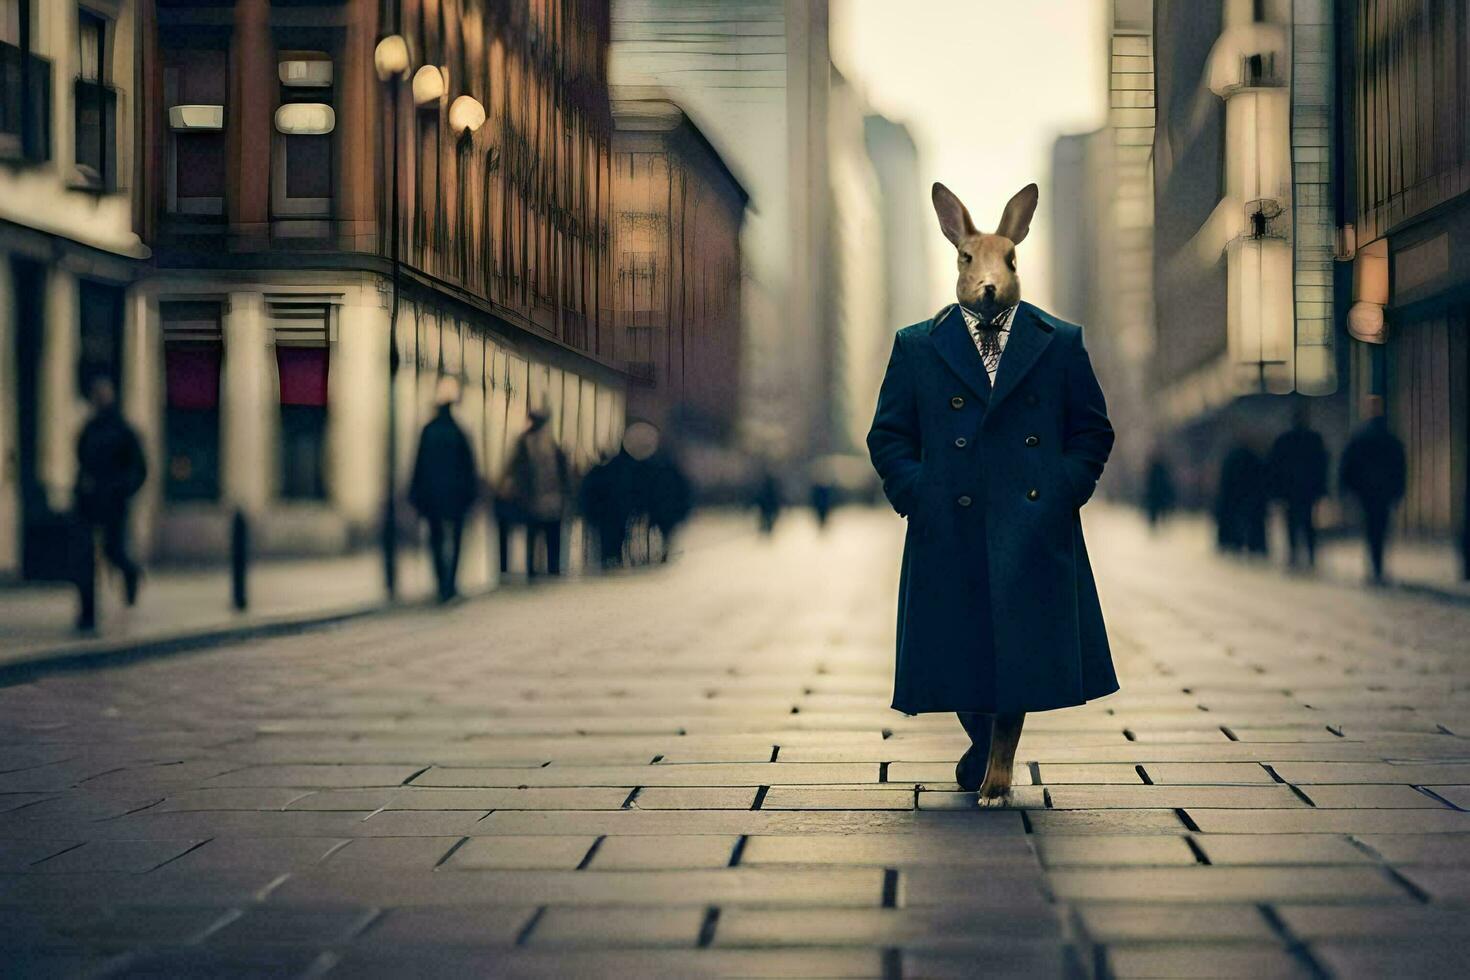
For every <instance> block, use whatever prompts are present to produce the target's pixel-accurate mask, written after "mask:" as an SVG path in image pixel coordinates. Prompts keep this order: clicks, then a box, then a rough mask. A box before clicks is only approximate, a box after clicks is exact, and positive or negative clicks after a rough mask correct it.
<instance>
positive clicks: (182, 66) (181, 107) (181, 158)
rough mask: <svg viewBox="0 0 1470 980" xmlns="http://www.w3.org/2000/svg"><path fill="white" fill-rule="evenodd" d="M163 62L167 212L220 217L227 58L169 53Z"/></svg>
mask: <svg viewBox="0 0 1470 980" xmlns="http://www.w3.org/2000/svg"><path fill="white" fill-rule="evenodd" d="M168 58H169V61H168V64H167V65H166V66H165V68H164V70H163V86H164V103H165V105H167V106H168V129H169V140H168V152H169V160H168V209H169V211H170V212H172V213H174V214H187V215H220V214H223V213H224V199H225V131H224V122H225V92H226V90H227V88H228V80H229V77H228V58H229V56H228V54H227V53H226V52H225V51H223V50H172V51H170V52H169V53H168Z"/></svg>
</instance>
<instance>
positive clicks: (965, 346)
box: [930, 303, 1020, 400]
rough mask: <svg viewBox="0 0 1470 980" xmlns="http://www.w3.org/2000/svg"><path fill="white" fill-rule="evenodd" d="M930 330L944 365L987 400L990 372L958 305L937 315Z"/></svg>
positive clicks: (951, 305) (946, 308)
mask: <svg viewBox="0 0 1470 980" xmlns="http://www.w3.org/2000/svg"><path fill="white" fill-rule="evenodd" d="M1016 312H1018V313H1019V312H1020V311H1019V310H1017V311H1016ZM930 330H931V332H932V333H933V335H934V349H935V350H937V351H939V356H940V357H942V358H944V363H946V364H948V365H949V367H950V370H951V371H953V372H954V373H955V374H958V375H959V376H960V380H962V381H963V382H964V383H965V384H966V385H968V386H969V388H970V390H971V391H973V392H974V393H975V394H976V395H979V396H980V397H981V398H982V399H987V400H988V399H989V398H990V373H989V372H987V371H986V370H985V362H984V361H983V360H981V358H980V352H979V351H978V350H976V349H975V341H974V338H972V337H971V336H970V329H969V328H968V327H966V326H965V318H964V315H963V314H961V313H960V308H959V305H958V304H956V303H951V304H949V305H948V306H946V307H945V308H944V309H942V310H940V311H939V312H938V313H936V314H935V315H934V321H933V326H932V327H931V328H930ZM1000 361H1001V363H1002V364H1004V363H1005V357H1004V356H1002V357H1001V359H1000Z"/></svg>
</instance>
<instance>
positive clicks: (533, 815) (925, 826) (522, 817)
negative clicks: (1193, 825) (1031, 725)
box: [379, 808, 1178, 835]
mask: <svg viewBox="0 0 1470 980" xmlns="http://www.w3.org/2000/svg"><path fill="white" fill-rule="evenodd" d="M1164 812H1166V813H1167V814H1168V815H1169V816H1170V817H1171V818H1172V817H1173V811H1164ZM388 815H389V814H380V815H379V818H381V817H383V816H388ZM955 821H964V822H965V823H964V826H966V827H967V828H972V829H973V830H974V831H975V832H976V833H982V832H984V833H997V834H1015V833H1021V832H1022V830H1023V828H1022V825H1021V815H1020V811H1017V810H1009V811H1007V810H996V811H992V812H981V813H967V814H946V813H933V812H931V813H921V812H920V811H917V810H827V811H792V810H679V811H675V810H637V809H632V808H630V809H627V810H608V811H590V810H589V811H575V810H564V811H559V812H558V811H513V810H497V811H496V812H494V813H491V814H489V815H488V816H486V817H485V818H484V819H482V820H480V821H478V822H477V823H476V824H475V828H476V829H474V830H473V831H471V833H474V834H502V833H505V834H559V835H567V834H593V835H597V834H690V833H692V834H782V833H792V832H799V833H818V834H821V833H854V834H861V833H878V832H881V833H894V834H904V833H928V832H930V831H931V830H933V829H936V828H940V829H942V828H947V827H951V826H954V825H955V823H954V822H955ZM1175 826H1176V827H1177V826H1178V821H1177V819H1176V820H1175Z"/></svg>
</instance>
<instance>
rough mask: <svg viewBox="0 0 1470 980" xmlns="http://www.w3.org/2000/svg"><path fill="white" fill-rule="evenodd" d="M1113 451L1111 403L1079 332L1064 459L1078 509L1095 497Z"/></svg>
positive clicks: (1070, 373)
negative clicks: (1099, 481)
mask: <svg viewBox="0 0 1470 980" xmlns="http://www.w3.org/2000/svg"><path fill="white" fill-rule="evenodd" d="M1112 451H1113V424H1112V423H1111V422H1109V421H1108V405H1107V401H1106V399H1104V398H1103V392H1102V386H1101V385H1099V384H1098V383H1097V374H1096V373H1095V372H1094V371H1093V370H1092V360H1091V359H1090V358H1089V357H1088V356H1087V348H1086V347H1085V346H1084V345H1083V343H1082V332H1081V331H1080V330H1079V331H1078V332H1077V337H1076V340H1075V341H1073V344H1072V350H1071V353H1070V355H1069V359H1068V362H1067V411H1066V429H1065V434H1064V435H1063V439H1062V458H1063V460H1064V461H1065V463H1066V466H1067V477H1068V479H1069V480H1071V481H1072V484H1073V487H1074V489H1075V490H1076V493H1077V506H1079V507H1080V506H1082V505H1083V504H1085V503H1086V502H1087V501H1088V499H1089V498H1091V497H1092V492H1093V490H1095V489H1097V481H1098V478H1099V477H1101V476H1102V471H1103V466H1104V465H1105V464H1106V463H1107V461H1108V456H1109V454H1111V453H1112Z"/></svg>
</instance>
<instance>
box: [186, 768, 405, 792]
mask: <svg viewBox="0 0 1470 980" xmlns="http://www.w3.org/2000/svg"><path fill="white" fill-rule="evenodd" d="M422 768H423V766H248V767H246V768H243V769H237V770H234V771H233V772H226V773H221V774H220V775H218V776H214V777H212V778H210V779H207V780H205V782H204V785H205V786H299V787H304V788H306V789H320V788H321V787H324V786H333V787H354V786H400V785H402V784H403V782H404V781H405V780H407V779H409V778H410V777H411V776H413V775H414V774H415V773H416V772H418V771H419V770H420V769H422Z"/></svg>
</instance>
